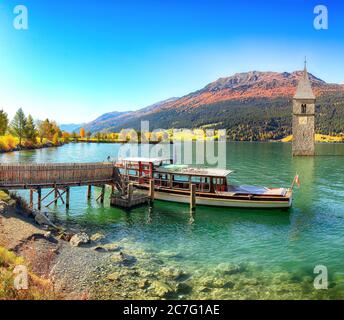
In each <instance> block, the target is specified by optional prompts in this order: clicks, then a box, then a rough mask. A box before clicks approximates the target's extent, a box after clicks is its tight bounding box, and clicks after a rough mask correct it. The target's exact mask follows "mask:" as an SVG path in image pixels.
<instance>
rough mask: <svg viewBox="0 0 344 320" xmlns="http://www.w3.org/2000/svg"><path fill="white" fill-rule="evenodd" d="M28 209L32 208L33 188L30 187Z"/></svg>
mask: <svg viewBox="0 0 344 320" xmlns="http://www.w3.org/2000/svg"><path fill="white" fill-rule="evenodd" d="M30 209H31V210H32V209H33V190H32V189H30Z"/></svg>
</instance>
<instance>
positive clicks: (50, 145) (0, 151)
mask: <svg viewBox="0 0 344 320" xmlns="http://www.w3.org/2000/svg"><path fill="white" fill-rule="evenodd" d="M65 144H66V143H59V144H58V145H54V144H52V143H51V142H49V143H45V144H42V145H38V146H31V147H25V146H21V147H19V146H17V147H15V148H13V149H11V150H1V149H0V154H5V153H11V152H19V151H30V150H39V149H48V148H58V147H61V146H63V145H65Z"/></svg>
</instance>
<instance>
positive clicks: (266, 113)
mask: <svg viewBox="0 0 344 320" xmlns="http://www.w3.org/2000/svg"><path fill="white" fill-rule="evenodd" d="M301 76H302V71H296V72H293V73H288V72H284V73H277V72H258V71H252V72H247V73H237V74H235V75H233V76H231V77H226V78H220V79H218V80H216V81H214V82H212V83H210V84H208V85H207V86H205V87H204V88H203V89H201V90H198V91H195V92H193V93H190V94H188V95H186V96H184V97H181V98H171V99H168V100H165V101H162V102H159V103H157V104H154V105H152V106H149V107H146V108H143V109H140V110H138V111H135V112H130V113H129V112H128V113H121V114H119V113H116V112H115V113H110V114H106V115H104V116H102V117H100V118H98V119H96V120H95V121H93V122H91V123H90V124H88V125H87V126H86V127H87V130H90V131H92V132H96V131H104V132H115V131H120V130H121V129H122V128H134V129H137V130H138V129H140V124H141V121H150V129H151V130H155V129H159V128H161V129H169V128H199V127H206V128H214V129H227V130H228V133H229V137H230V138H231V139H233V140H268V139H280V138H283V137H284V136H286V135H288V134H290V133H291V111H292V110H291V107H292V97H293V95H294V93H295V91H296V87H297V84H298V81H299V79H300V77H301ZM309 78H310V81H311V83H312V87H313V91H314V93H315V94H316V96H317V99H318V100H317V126H318V127H317V131H318V132H319V133H323V134H328V133H339V132H343V131H344V128H343V123H344V86H343V85H338V84H328V83H326V82H325V81H323V80H321V79H319V78H317V77H315V76H313V75H312V74H309ZM103 117H105V120H103Z"/></svg>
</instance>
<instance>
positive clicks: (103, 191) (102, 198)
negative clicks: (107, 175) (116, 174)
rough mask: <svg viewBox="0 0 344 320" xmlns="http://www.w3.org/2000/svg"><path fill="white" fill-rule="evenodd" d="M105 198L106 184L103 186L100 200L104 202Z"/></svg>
mask: <svg viewBox="0 0 344 320" xmlns="http://www.w3.org/2000/svg"><path fill="white" fill-rule="evenodd" d="M104 198H105V184H104V185H103V186H102V193H101V197H100V202H101V203H104Z"/></svg>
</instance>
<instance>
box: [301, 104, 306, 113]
mask: <svg viewBox="0 0 344 320" xmlns="http://www.w3.org/2000/svg"><path fill="white" fill-rule="evenodd" d="M301 113H302V114H305V113H307V105H305V104H303V105H301Z"/></svg>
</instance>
